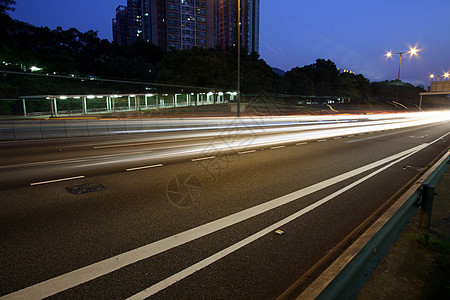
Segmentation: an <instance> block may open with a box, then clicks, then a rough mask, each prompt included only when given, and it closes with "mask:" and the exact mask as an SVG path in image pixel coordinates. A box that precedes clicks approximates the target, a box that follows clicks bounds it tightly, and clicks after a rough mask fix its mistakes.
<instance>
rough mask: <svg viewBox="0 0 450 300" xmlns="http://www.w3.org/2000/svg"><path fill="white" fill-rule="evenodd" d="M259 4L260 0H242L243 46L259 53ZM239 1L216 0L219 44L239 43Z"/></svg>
mask: <svg viewBox="0 0 450 300" xmlns="http://www.w3.org/2000/svg"><path fill="white" fill-rule="evenodd" d="M259 5H260V0H241V24H242V26H241V46H243V47H245V48H247V50H248V52H249V53H251V52H256V53H259ZM237 35H238V1H237V0H216V40H217V45H219V46H221V47H229V46H236V45H237Z"/></svg>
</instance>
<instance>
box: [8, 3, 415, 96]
mask: <svg viewBox="0 0 450 300" xmlns="http://www.w3.org/2000/svg"><path fill="white" fill-rule="evenodd" d="M14 4H15V2H14V1H12V0H0V41H1V43H0V60H1V64H0V68H1V69H3V70H13V71H25V72H30V69H29V68H30V67H31V66H38V67H41V68H43V70H41V71H39V72H40V73H41V74H58V75H65V76H92V77H98V78H103V79H124V80H137V81H145V82H149V86H151V83H152V82H153V83H168V84H176V85H188V86H195V87H212V88H220V89H227V90H235V89H236V87H237V49H236V48H228V49H225V51H224V50H223V49H202V48H193V49H190V50H184V51H175V50H174V51H169V52H167V51H165V50H164V49H162V48H159V47H157V46H154V45H152V44H149V43H146V42H144V41H139V42H137V43H135V44H133V45H131V46H129V47H121V46H119V45H117V44H116V43H111V42H109V41H108V40H105V39H103V40H102V39H100V38H99V37H98V36H97V32H95V31H92V30H90V31H88V32H80V31H78V30H77V29H75V28H71V29H69V30H62V28H61V27H58V28H57V29H55V30H50V29H49V28H47V27H36V26H32V25H30V24H27V23H24V22H20V21H17V20H13V19H12V18H10V16H9V15H8V12H9V11H11V10H13V8H12V5H14ZM0 78H1V81H0V98H16V97H18V96H19V95H31V94H34V95H36V94H51V93H58V92H59V93H62V92H63V91H67V90H68V89H69V90H71V91H73V93H82V92H89V93H92V92H93V91H97V92H102V91H104V92H113V91H117V92H127V89H130V86H129V85H126V84H124V85H119V84H111V83H104V82H101V81H96V82H80V81H74V80H70V79H55V78H50V77H49V78H45V77H37V76H23V75H22V76H18V75H11V74H7V75H5V74H2V75H0ZM397 84H398V83H397V82H396V81H391V82H387V81H385V82H373V83H370V82H369V80H368V79H366V78H365V77H364V76H363V75H360V74H359V75H355V74H351V73H342V72H340V71H339V70H338V68H337V67H336V65H335V63H334V62H332V61H331V60H325V59H317V60H316V62H315V63H313V64H311V65H307V66H304V67H295V68H293V69H291V70H289V71H288V72H286V73H285V74H284V75H283V76H282V75H278V74H277V73H275V72H274V70H273V69H272V68H271V67H270V66H269V65H268V64H267V63H266V62H265V61H264V60H262V59H261V58H260V57H259V55H258V54H256V53H253V54H251V55H248V54H246V51H245V49H244V50H243V51H241V92H243V93H247V94H257V93H261V92H267V93H273V94H287V95H304V96H337V97H349V98H352V100H353V99H354V100H355V101H356V100H358V99H360V100H365V99H367V98H375V99H378V101H392V100H393V99H395V93H396V87H397ZM133 89H135V90H136V89H138V90H137V91H136V92H138V91H139V89H144V86H139V87H136V86H135V87H133ZM135 90H134V91H133V92H135ZM422 90H423V89H422V88H418V87H414V86H412V85H410V84H406V83H402V85H401V86H400V88H399V99H402V101H406V102H417V98H418V92H420V91H422Z"/></svg>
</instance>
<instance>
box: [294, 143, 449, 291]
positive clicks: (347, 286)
mask: <svg viewBox="0 0 450 300" xmlns="http://www.w3.org/2000/svg"><path fill="white" fill-rule="evenodd" d="M449 163H450V152H449V151H447V153H446V154H445V155H444V156H443V157H442V158H440V159H439V161H438V162H437V163H436V164H434V165H433V167H431V168H430V169H429V170H428V171H427V172H426V173H425V174H424V175H423V176H421V177H420V178H419V179H418V180H416V181H415V182H414V183H413V185H412V186H411V187H410V188H409V189H408V190H407V191H406V192H405V193H404V194H403V195H402V196H401V197H400V198H399V199H398V200H397V201H396V202H395V203H394V204H393V205H392V206H391V207H390V208H389V209H388V210H387V211H386V212H385V213H384V214H383V215H382V216H381V217H380V218H379V219H378V220H376V221H375V222H374V223H373V224H372V225H371V226H370V227H369V228H368V230H366V231H365V232H364V233H363V234H362V235H361V236H360V237H359V238H358V239H357V240H356V241H355V242H354V243H352V245H351V246H350V247H349V248H347V250H345V251H344V252H343V253H342V254H341V255H340V256H339V257H338V259H336V260H335V261H334V262H333V263H332V264H331V265H330V266H329V267H328V268H327V269H326V270H325V271H324V272H323V273H322V274H321V275H320V276H319V277H318V278H317V279H316V280H315V281H314V282H313V283H312V284H311V285H309V286H308V287H307V288H306V289H305V290H304V291H303V293H302V294H300V296H299V297H298V298H297V299H354V298H355V297H356V295H357V294H358V292H359V291H360V289H361V288H362V287H363V286H364V284H365V283H366V281H367V280H368V279H369V277H370V275H371V274H372V272H373V271H374V270H375V268H376V266H377V265H378V264H379V262H380V261H381V260H382V259H383V257H384V256H385V255H386V253H387V251H388V250H389V249H390V248H391V246H392V245H393V243H394V242H395V241H396V240H397V238H398V236H399V235H400V233H401V232H402V231H403V229H404V228H405V227H406V225H407V224H408V223H409V222H410V220H411V218H412V217H413V216H414V214H415V213H416V212H417V210H418V209H420V210H421V220H420V226H421V227H424V228H428V227H429V226H430V220H431V207H432V203H433V195H434V186H435V185H436V184H437V182H438V181H439V179H440V178H441V177H442V175H443V174H444V173H445V171H446V170H447V168H448V165H449Z"/></svg>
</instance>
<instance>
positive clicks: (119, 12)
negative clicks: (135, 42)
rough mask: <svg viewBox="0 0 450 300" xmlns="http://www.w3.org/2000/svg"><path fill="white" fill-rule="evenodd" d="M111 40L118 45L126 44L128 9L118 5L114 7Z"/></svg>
mask: <svg viewBox="0 0 450 300" xmlns="http://www.w3.org/2000/svg"><path fill="white" fill-rule="evenodd" d="M113 40H114V41H115V42H117V43H118V44H119V45H123V46H124V45H127V44H128V9H127V7H126V6H123V5H119V6H118V7H117V9H116V17H115V18H114V19H113Z"/></svg>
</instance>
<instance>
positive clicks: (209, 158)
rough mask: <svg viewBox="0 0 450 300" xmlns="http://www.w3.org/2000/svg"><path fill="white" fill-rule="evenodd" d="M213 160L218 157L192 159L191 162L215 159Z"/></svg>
mask: <svg viewBox="0 0 450 300" xmlns="http://www.w3.org/2000/svg"><path fill="white" fill-rule="evenodd" d="M213 158H216V157H215V156H208V157H200V158H194V159H191V161H200V160H206V159H213Z"/></svg>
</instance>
